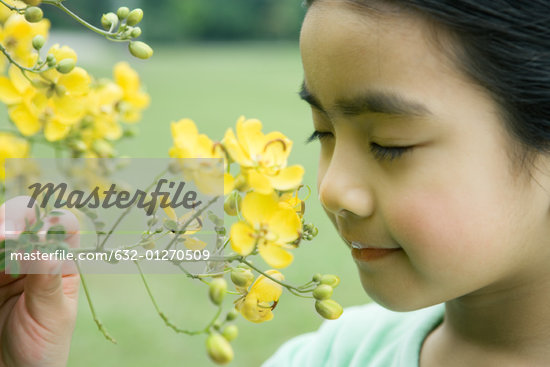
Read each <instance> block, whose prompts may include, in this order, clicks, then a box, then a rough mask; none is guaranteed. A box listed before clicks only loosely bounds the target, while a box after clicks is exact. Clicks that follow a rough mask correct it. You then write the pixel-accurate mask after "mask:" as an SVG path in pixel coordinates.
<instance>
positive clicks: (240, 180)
mask: <svg viewBox="0 0 550 367" xmlns="http://www.w3.org/2000/svg"><path fill="white" fill-rule="evenodd" d="M248 188H249V185H248V182H247V181H246V177H245V176H244V175H242V174H239V175H238V176H237V177H236V179H235V189H237V190H238V191H242V192H244V191H247V190H248Z"/></svg>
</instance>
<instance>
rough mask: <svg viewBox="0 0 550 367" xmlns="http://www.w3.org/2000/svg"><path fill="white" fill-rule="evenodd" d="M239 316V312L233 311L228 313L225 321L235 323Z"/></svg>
mask: <svg viewBox="0 0 550 367" xmlns="http://www.w3.org/2000/svg"><path fill="white" fill-rule="evenodd" d="M237 316H239V311H237V310H236V309H232V310H231V311H229V312H228V313H227V315H225V319H226V320H227V321H233V320H235V319H236V318H237Z"/></svg>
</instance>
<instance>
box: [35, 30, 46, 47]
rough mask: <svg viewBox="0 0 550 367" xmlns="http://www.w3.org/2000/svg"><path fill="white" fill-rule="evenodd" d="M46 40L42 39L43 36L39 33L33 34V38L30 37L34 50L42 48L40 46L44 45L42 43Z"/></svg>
mask: <svg viewBox="0 0 550 367" xmlns="http://www.w3.org/2000/svg"><path fill="white" fill-rule="evenodd" d="M45 42H46V40H45V39H44V37H43V36H42V35H40V34H38V35H36V36H34V38H33V39H32V48H34V49H35V50H36V51H38V50H40V49H41V48H42V46H44V43H45Z"/></svg>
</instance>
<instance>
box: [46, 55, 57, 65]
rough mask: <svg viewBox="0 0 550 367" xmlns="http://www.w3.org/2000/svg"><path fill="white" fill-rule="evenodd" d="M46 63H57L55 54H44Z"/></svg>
mask: <svg viewBox="0 0 550 367" xmlns="http://www.w3.org/2000/svg"><path fill="white" fill-rule="evenodd" d="M46 64H48V66H49V67H52V66H55V64H57V60H56V59H55V56H54V55H52V54H48V56H46Z"/></svg>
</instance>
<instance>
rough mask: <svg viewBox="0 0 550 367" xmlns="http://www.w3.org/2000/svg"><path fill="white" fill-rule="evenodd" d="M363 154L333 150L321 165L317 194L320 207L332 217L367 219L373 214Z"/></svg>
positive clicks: (351, 150) (348, 147)
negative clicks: (350, 214) (347, 216)
mask: <svg viewBox="0 0 550 367" xmlns="http://www.w3.org/2000/svg"><path fill="white" fill-rule="evenodd" d="M362 156H364V152H361V151H360V149H358V150H357V151H354V150H353V148H352V147H350V146H345V147H338V144H336V147H335V149H334V151H333V154H332V157H331V158H330V161H328V162H325V163H323V162H321V164H320V167H319V176H318V191H319V199H320V201H321V205H323V207H324V208H325V210H327V211H328V212H330V213H332V214H334V215H344V214H349V213H352V214H354V215H356V216H358V217H369V216H371V215H372V214H373V212H374V196H373V193H372V188H371V187H370V184H369V182H370V181H372V180H371V179H369V178H371V177H370V175H369V174H368V168H367V165H368V163H367V162H366V160H364V159H362Z"/></svg>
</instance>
